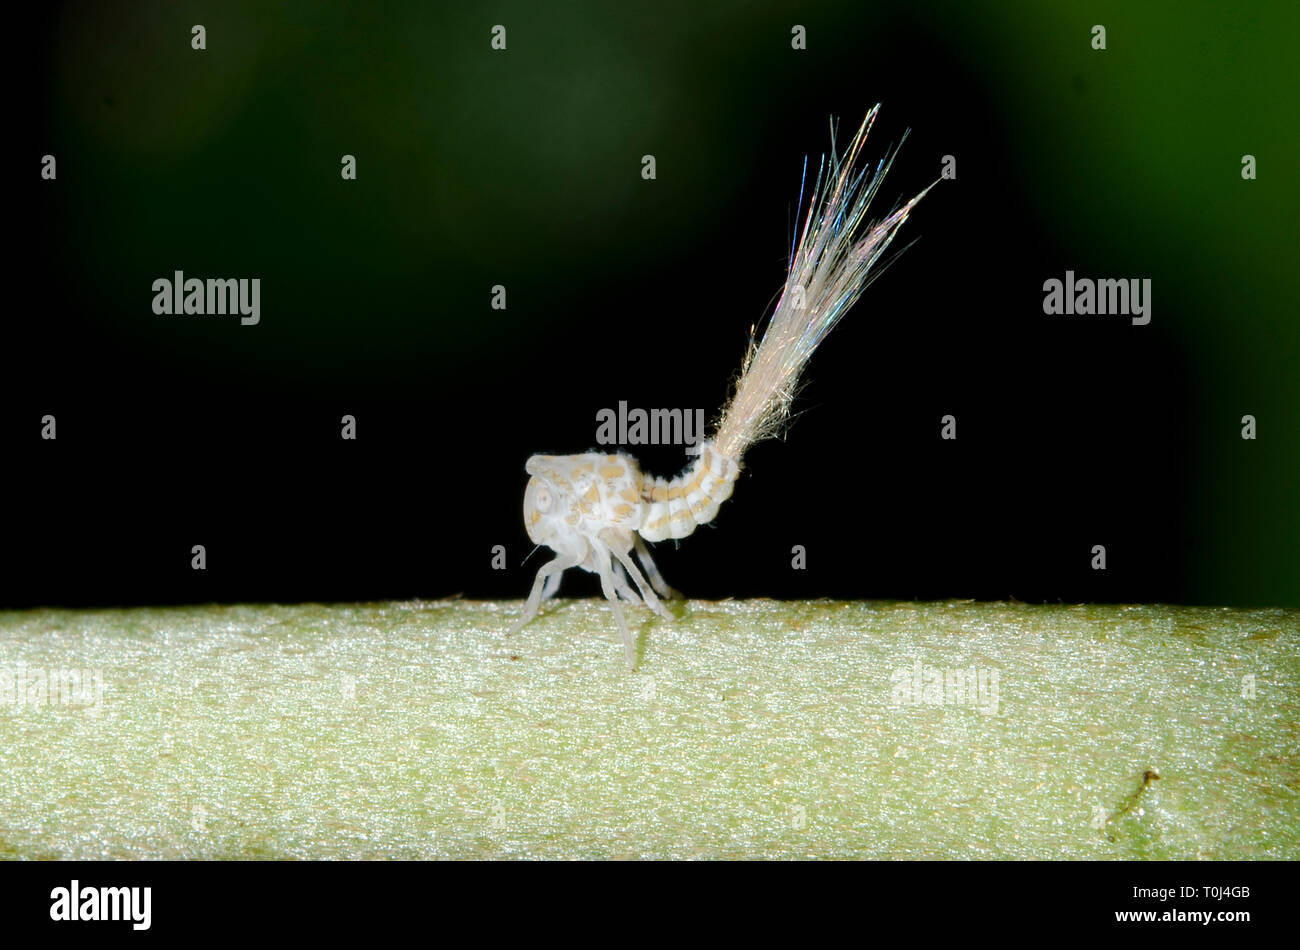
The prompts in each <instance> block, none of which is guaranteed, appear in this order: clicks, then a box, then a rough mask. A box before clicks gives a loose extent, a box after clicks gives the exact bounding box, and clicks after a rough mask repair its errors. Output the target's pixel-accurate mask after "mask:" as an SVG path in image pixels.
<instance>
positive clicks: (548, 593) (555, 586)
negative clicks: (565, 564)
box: [542, 571, 564, 600]
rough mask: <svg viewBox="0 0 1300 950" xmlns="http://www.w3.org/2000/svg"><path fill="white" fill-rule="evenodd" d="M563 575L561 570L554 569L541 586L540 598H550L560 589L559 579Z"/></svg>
mask: <svg viewBox="0 0 1300 950" xmlns="http://www.w3.org/2000/svg"><path fill="white" fill-rule="evenodd" d="M563 577H564V572H563V571H556V572H555V573H554V574H552V575H551V576H550V577H548V578H546V586H545V587H543V588H542V600H550V599H551V598H552V597H554V596H555V594H556V592H557V591H559V589H560V580H561V579H562V578H563Z"/></svg>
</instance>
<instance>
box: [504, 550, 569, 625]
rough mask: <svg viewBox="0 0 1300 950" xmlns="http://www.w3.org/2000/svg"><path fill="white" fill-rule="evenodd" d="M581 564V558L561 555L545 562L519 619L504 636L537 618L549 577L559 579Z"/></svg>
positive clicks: (534, 581)
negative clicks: (553, 576)
mask: <svg viewBox="0 0 1300 950" xmlns="http://www.w3.org/2000/svg"><path fill="white" fill-rule="evenodd" d="M581 563H582V558H579V557H573V556H567V557H566V556H565V555H563V554H561V555H559V556H558V557H556V558H555V559H554V560H551V561H547V562H546V563H545V564H543V565H542V566H541V567H540V568H538V569H537V577H536V578H534V580H533V591H532V593H531V594H529V595H528V603H526V604H525V605H524V612H523V614H522V615H520V617H519V619H518V620H516V621H515V622H514V624H512V625H511V627H510V629H509V630H507V631H506V636H507V637H508V636H511V635H512V634H516V633H518V632H519V631H520V630H521V629H522V628H523V626H524V624H526V623H528V621H530V620H532V619H533V618H534V617H536V616H537V611H538V609H539V608H540V607H541V606H542V591H543V589H544V588H545V587H546V584H547V581H548V580H549V579H550V577H551V575H555V576H556V577H559V575H560V574H562V573H563V572H565V571H567V570H568V569H569V568H571V567H577V566H578V565H579V564H581Z"/></svg>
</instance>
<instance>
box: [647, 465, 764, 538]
mask: <svg viewBox="0 0 1300 950" xmlns="http://www.w3.org/2000/svg"><path fill="white" fill-rule="evenodd" d="M739 475H740V466H739V465H738V464H737V463H736V462H735V461H733V460H732V459H729V458H727V457H726V456H725V455H722V454H721V453H719V452H718V451H717V449H715V448H714V447H713V443H712V442H704V443H701V445H700V454H699V457H698V458H696V460H695V464H694V465H693V466H691V467H690V468H689V469H687V470H686V471H684V472H682V473H681V474H680V475H678V476H677V477H676V478H674V479H673V480H672V481H667V480H665V479H663V478H650V477H648V476H644V475H643V476H642V478H641V498H642V499H643V500H644V501H645V502H646V508H645V515H644V517H643V518H642V520H641V527H640V528H638V529H637V533H638V534H640V535H641V537H643V538H645V539H646V540H647V541H662V540H664V538H684V537H686V536H687V535H688V534H690V533H691V532H692V531H694V530H695V529H696V527H697V526H699V525H702V524H708V523H709V522H710V521H712V520H713V518H714V516H715V515H717V513H718V506H719V505H721V504H722V503H723V502H724V501H726V500H727V499H728V498H730V497H731V490H732V488H733V487H734V486H735V484H736V478H737V477H738V476H739Z"/></svg>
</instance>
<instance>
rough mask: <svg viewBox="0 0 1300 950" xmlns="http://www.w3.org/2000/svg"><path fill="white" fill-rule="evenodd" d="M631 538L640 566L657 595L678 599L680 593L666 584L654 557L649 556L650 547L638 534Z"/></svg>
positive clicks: (668, 598) (665, 598)
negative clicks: (648, 577)
mask: <svg viewBox="0 0 1300 950" xmlns="http://www.w3.org/2000/svg"><path fill="white" fill-rule="evenodd" d="M632 539H633V541H634V543H635V544H636V556H637V559H638V560H640V562H641V566H642V567H644V568H645V572H646V574H648V575H649V576H650V583H651V584H653V585H654V588H655V590H657V591H658V592H659V596H660V597H662V598H664V600H675V599H680V598H681V596H682V595H681V594H680V593H678V592H677V591H675V590H673V588H672V587H670V586H668V582H667V581H666V580H664V576H663V574H662V573H660V571H659V568H658V566H656V564H655V562H654V558H652V557H651V556H650V549H649V548H648V547H646V546H645V542H644V541H642V540H641V536H640V535H639V534H633V535H632Z"/></svg>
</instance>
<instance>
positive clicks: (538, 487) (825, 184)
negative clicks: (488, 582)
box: [510, 105, 933, 668]
mask: <svg viewBox="0 0 1300 950" xmlns="http://www.w3.org/2000/svg"><path fill="white" fill-rule="evenodd" d="M879 109H880V106H878V105H877V106H876V107H875V108H873V109H872V110H871V111H870V112H869V113H867V117H866V118H865V119H864V120H863V122H862V125H861V127H860V128H859V129H858V133H857V135H856V136H854V139H853V142H852V143H851V144H850V146H849V148H848V150H847V151H846V152H845V153H844V155H843V156H837V154H836V152H835V141H834V129H833V127H832V135H831V154H830V158H829V160H825V159H824V160H823V162H822V165H821V168H820V170H819V171H818V175H817V183H816V185H815V186H814V188H813V193H812V197H811V200H810V202H809V207H808V216H807V218H806V220H805V222H804V225H803V230H802V232H801V233H800V236H799V240H798V243H797V245H796V246H795V247H794V248H792V250H791V254H790V265H789V270H788V274H787V277H786V283H785V289H784V291H783V292H782V294H781V299H780V300H779V301H778V302H777V305H776V309H775V310H774V311H773V314H772V319H771V320H770V321H769V322H768V326H767V329H766V330H765V331H764V333H763V338H762V342H761V343H757V344H755V343H754V342H753V340H752V339H751V342H750V348H749V352H748V354H747V355H746V357H745V362H744V366H743V367H742V369H741V375H740V379H739V381H738V382H737V384H736V389H735V394H734V395H733V397H732V399H731V401H730V403H729V404H728V406H727V408H726V410H725V411H724V413H723V416H722V421H721V423H720V424H719V425H718V429H717V432H716V433H715V434H714V437H713V438H712V439H711V440H708V441H705V442H703V443H701V445H700V451H699V455H698V456H697V458H696V460H695V462H694V464H693V465H691V466H690V467H689V468H687V470H686V471H684V472H682V473H681V474H680V475H678V476H677V477H676V478H674V479H672V480H671V481H665V480H664V479H663V478H651V477H649V476H646V475H644V474H642V472H641V470H640V467H639V466H638V465H637V463H636V460H635V459H633V458H632V457H631V456H629V455H625V454H614V455H611V454H605V453H588V454H585V455H534V456H533V457H532V458H530V459H529V460H528V463H527V464H526V465H525V466H524V468H525V470H526V471H527V472H528V474H529V475H531V476H532V477H531V478H530V479H529V481H528V487H527V488H526V489H525V491H524V527H525V528H526V530H527V531H528V537H529V538H531V539H532V541H533V543H535V544H537V545H546V546H547V547H549V548H551V549H552V550H553V551H554V552H555V555H556V556H555V558H554V559H552V560H551V561H548V562H547V563H546V564H544V565H542V567H541V569H540V570H538V572H537V577H536V578H535V580H534V581H533V589H532V592H531V594H530V595H529V597H528V602H527V603H526V604H525V606H524V612H523V614H522V615H521V616H520V618H519V620H518V621H516V623H515V624H514V626H513V627H512V628H511V630H510V632H511V633H514V632H516V631H518V630H519V629H520V628H521V627H523V626H524V625H525V624H526V623H528V622H529V621H530V620H532V619H533V618H534V617H535V616H536V615H537V612H538V610H539V609H540V607H541V602H542V601H543V600H545V599H547V598H549V597H551V596H553V595H554V594H555V592H556V591H557V590H558V589H559V586H560V577H561V575H562V574H563V572H564V571H566V570H568V569H569V568H572V567H580V568H582V569H583V570H586V571H591V572H592V573H594V574H598V575H599V576H600V583H601V589H602V590H603V591H604V594H605V597H606V598H607V599H608V600H609V602H610V605H611V607H612V609H613V611H614V618H615V620H616V621H617V623H618V628H619V632H620V633H621V634H622V637H623V649H624V653H625V655H626V658H627V664H628V666H629V667H631V668H635V667H636V649H635V643H634V641H633V639H632V634H631V631H629V630H628V626H627V621H626V619H625V618H624V616H623V610H622V607H621V606H620V604H619V598H622V599H623V600H626V601H628V602H631V603H642V602H644V603H645V604H646V605H647V606H648V607H650V608H651V609H652V610H654V611H655V612H656V613H658V614H660V615H661V616H663V617H665V618H666V619H669V620H672V619H675V618H674V617H673V615H672V614H671V613H670V612H669V611H668V608H667V607H665V606H664V605H663V603H662V601H661V600H660V598H661V597H662V598H671V597H673V596H675V595H676V592H675V591H673V589H672V588H670V587H669V586H668V584H667V583H666V582H665V581H664V579H663V575H662V574H661V573H660V572H659V569H658V568H657V567H656V566H655V563H654V561H653V559H652V558H651V557H650V551H649V549H648V548H647V547H646V545H645V542H646V541H662V540H664V539H665V538H684V537H686V536H687V535H689V534H690V533H691V532H692V531H694V530H695V529H696V527H698V526H699V525H702V524H707V523H709V522H710V521H712V520H713V518H714V516H715V515H717V513H718V507H719V506H720V505H721V504H722V503H723V502H724V501H726V500H727V499H728V498H730V497H731V492H732V489H733V487H734V486H735V484H736V479H737V477H739V475H740V468H741V464H740V463H741V459H742V457H743V456H744V453H745V451H746V450H747V449H748V448H749V446H750V445H752V444H753V443H754V442H756V441H759V440H760V439H764V438H767V437H769V436H772V435H775V434H776V433H777V432H779V431H780V429H781V427H782V425H784V423H785V422H786V420H787V419H788V418H789V413H790V403H791V401H792V400H793V398H794V391H795V386H796V384H797V382H798V379H799V374H800V373H801V371H802V370H803V367H804V366H805V364H807V362H808V359H809V358H810V357H811V356H812V354H813V351H814V350H815V349H816V348H817V345H818V344H819V343H821V341H822V339H823V338H824V337H825V336H826V334H827V333H828V332H830V330H831V328H832V327H833V326H834V325H835V323H836V322H837V321H838V320H839V318H840V317H841V316H843V315H844V313H845V312H846V311H847V310H848V309H849V308H850V307H851V306H852V305H853V303H854V302H855V301H856V300H857V299H858V296H859V295H860V294H861V293H862V291H863V290H864V289H865V287H866V285H867V284H868V283H869V282H870V279H871V270H872V265H874V264H875V263H876V261H877V260H878V259H879V258H880V256H881V254H883V253H884V251H885V249H886V248H888V247H889V244H890V242H891V241H893V238H894V235H895V234H896V233H897V231H898V228H899V226H900V225H901V224H902V223H903V222H904V221H905V220H907V215H908V213H909V212H910V211H911V210H912V208H913V207H915V205H916V203H917V202H918V201H920V200H921V198H922V197H924V196H925V193H926V191H929V188H927V189H926V190H925V191H922V192H921V193H920V194H919V195H917V196H916V197H915V198H913V199H912V200H911V201H909V202H907V204H905V205H903V206H902V207H899V208H897V209H895V210H894V211H893V212H891V213H890V214H889V215H887V216H886V217H885V218H883V219H882V220H880V221H877V222H874V223H869V224H867V225H865V226H862V225H863V222H864V220H865V213H866V210H867V206H868V205H869V203H870V201H871V199H872V198H873V197H874V196H875V193H876V191H877V189H878V188H879V187H880V183H881V181H882V180H883V178H884V176H885V173H886V172H887V171H888V169H889V163H890V162H891V161H892V157H889V158H886V159H882V160H881V161H880V163H879V164H878V165H877V166H876V171H875V174H874V175H872V177H871V178H870V180H868V179H867V177H866V175H867V169H865V168H864V169H860V170H859V169H856V168H855V165H856V161H857V157H858V152H859V150H860V149H861V146H862V143H863V142H864V141H865V140H866V137H867V133H868V132H869V131H870V129H871V125H872V123H873V121H874V120H875V117H876V114H877V113H878V112H879ZM931 187H933V186H931ZM800 205H801V207H802V195H801V196H800ZM633 551H635V552H636V555H637V559H638V560H639V561H640V562H641V565H642V567H644V568H645V574H646V575H649V580H647V578H646V576H645V575H643V574H642V573H641V571H640V570H639V569H638V568H637V566H636V564H635V563H634V562H633V560H632V556H631V555H632V552H633ZM629 577H630V578H631V579H632V581H633V582H634V583H635V584H636V589H635V590H634V589H633V588H632V586H631V585H630V584H629V583H628V578H629Z"/></svg>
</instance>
